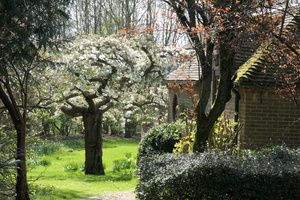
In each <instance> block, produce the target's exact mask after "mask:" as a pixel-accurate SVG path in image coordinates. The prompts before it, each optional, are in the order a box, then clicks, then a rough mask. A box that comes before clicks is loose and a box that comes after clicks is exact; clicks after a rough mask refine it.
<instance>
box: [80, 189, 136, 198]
mask: <svg viewBox="0 0 300 200" xmlns="http://www.w3.org/2000/svg"><path fill="white" fill-rule="evenodd" d="M83 200H135V195H134V192H133V190H130V191H124V192H117V193H111V194H105V195H102V196H99V197H89V198H86V199H83Z"/></svg>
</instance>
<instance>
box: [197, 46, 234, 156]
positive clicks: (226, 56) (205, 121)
mask: <svg viewBox="0 0 300 200" xmlns="http://www.w3.org/2000/svg"><path fill="white" fill-rule="evenodd" d="M226 52H229V48H226V46H221V47H220V55H223V57H222V58H221V61H220V62H221V67H220V81H219V85H218V89H217V96H216V99H215V101H214V103H213V106H212V107H211V109H210V111H209V113H208V114H206V110H205V108H206V106H207V104H208V98H207V96H210V95H211V94H210V93H211V90H210V89H209V88H210V86H211V81H210V82H207V83H206V82H205V76H203V82H202V84H203V88H202V94H201V98H202V97H206V102H205V104H203V102H204V101H203V100H202V99H201V101H199V102H198V105H197V107H196V113H197V131H196V135H195V142H194V146H193V151H194V152H204V151H205V150H206V147H207V141H208V137H209V134H210V133H211V130H212V128H213V126H214V124H215V122H216V121H217V119H218V118H219V117H220V116H221V114H222V113H223V111H224V110H225V106H226V103H227V102H228V101H229V100H230V98H231V89H232V85H233V82H232V79H231V76H232V68H231V67H232V63H233V54H230V53H226ZM208 83H209V84H208ZM205 88H206V89H207V92H206V93H205V90H204V89H205Z"/></svg>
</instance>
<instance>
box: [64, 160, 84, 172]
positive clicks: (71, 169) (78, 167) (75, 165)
mask: <svg viewBox="0 0 300 200" xmlns="http://www.w3.org/2000/svg"><path fill="white" fill-rule="evenodd" d="M78 170H80V171H83V170H84V165H80V164H78V163H75V162H71V163H68V164H67V165H65V166H64V171H66V172H76V171H78Z"/></svg>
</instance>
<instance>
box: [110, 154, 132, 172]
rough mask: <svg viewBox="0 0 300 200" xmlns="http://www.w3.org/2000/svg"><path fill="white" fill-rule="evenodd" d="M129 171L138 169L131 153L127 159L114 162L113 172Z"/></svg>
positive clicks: (127, 155) (126, 156)
mask: <svg viewBox="0 0 300 200" xmlns="http://www.w3.org/2000/svg"><path fill="white" fill-rule="evenodd" d="M127 169H136V164H135V160H134V159H133V158H132V155H131V153H129V154H128V153H127V154H126V155H125V158H119V159H116V160H114V161H113V164H112V171H113V172H120V171H122V170H127Z"/></svg>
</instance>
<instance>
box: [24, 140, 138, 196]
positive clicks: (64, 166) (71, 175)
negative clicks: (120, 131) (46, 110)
mask: <svg viewBox="0 0 300 200" xmlns="http://www.w3.org/2000/svg"><path fill="white" fill-rule="evenodd" d="M138 143H139V140H133V139H132V140H121V139H106V140H104V144H103V163H104V166H105V172H106V175H104V176H98V175H84V172H83V171H82V168H83V164H84V141H83V140H82V139H64V140H59V141H56V142H53V141H43V142H42V145H41V144H34V145H31V146H30V147H29V149H32V151H31V153H30V156H29V158H32V159H29V160H30V162H29V164H28V169H29V170H28V180H29V183H30V188H31V199H33V200H35V199H38V200H48V199H54V200H60V199H72V200H76V199H83V198H87V197H91V196H98V195H103V194H107V193H113V192H118V191H126V190H133V189H134V188H135V185H136V181H137V180H136V177H135V176H134V173H133V172H132V171H133V169H126V170H120V171H117V172H116V171H115V170H114V171H113V168H112V167H113V163H114V161H116V160H120V159H123V160H124V158H127V157H128V155H130V154H131V155H132V158H131V159H136V154H137V149H138ZM49 144H50V145H49ZM57 146H58V147H57ZM44 147H46V148H47V147H48V150H42V149H43V148H44ZM52 148H53V151H52V150H49V149H52ZM45 152H46V153H45Z"/></svg>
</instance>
